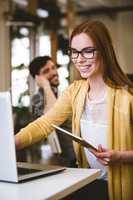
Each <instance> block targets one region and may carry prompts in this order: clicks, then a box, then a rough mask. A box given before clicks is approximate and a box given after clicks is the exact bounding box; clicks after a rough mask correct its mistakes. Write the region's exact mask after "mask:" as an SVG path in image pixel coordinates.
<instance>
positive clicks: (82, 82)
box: [69, 79, 87, 89]
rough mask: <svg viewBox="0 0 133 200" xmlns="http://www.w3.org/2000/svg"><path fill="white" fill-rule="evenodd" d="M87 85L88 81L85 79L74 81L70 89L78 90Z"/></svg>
mask: <svg viewBox="0 0 133 200" xmlns="http://www.w3.org/2000/svg"><path fill="white" fill-rule="evenodd" d="M86 83H87V80H85V79H80V80H74V81H73V83H71V84H70V86H69V87H71V88H74V89H77V88H80V87H82V86H84V85H86Z"/></svg>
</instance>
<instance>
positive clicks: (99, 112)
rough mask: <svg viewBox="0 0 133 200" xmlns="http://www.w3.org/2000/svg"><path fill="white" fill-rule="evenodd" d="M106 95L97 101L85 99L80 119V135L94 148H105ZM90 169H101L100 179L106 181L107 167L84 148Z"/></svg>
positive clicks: (106, 125)
mask: <svg viewBox="0 0 133 200" xmlns="http://www.w3.org/2000/svg"><path fill="white" fill-rule="evenodd" d="M106 105H107V103H106V95H105V96H104V97H103V98H102V99H100V100H98V101H90V100H89V99H88V98H86V103H85V107H84V112H83V114H82V117H81V121H80V126H81V135H82V137H83V138H84V139H85V140H86V141H88V142H89V143H91V144H92V145H93V146H95V147H96V148H97V147H98V145H99V144H101V145H102V146H103V147H105V148H107V127H108V124H107V121H108V120H107V109H106ZM84 150H85V154H86V157H87V160H88V162H89V164H90V167H91V168H96V169H101V176H100V178H101V179H104V180H107V167H106V166H104V165H102V164H101V163H100V162H99V161H98V160H97V158H96V157H95V156H94V155H93V154H92V153H91V152H90V151H89V150H88V149H87V148H84Z"/></svg>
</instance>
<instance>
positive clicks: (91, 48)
mask: <svg viewBox="0 0 133 200" xmlns="http://www.w3.org/2000/svg"><path fill="white" fill-rule="evenodd" d="M86 49H90V50H93V49H96V47H90V46H89V47H84V48H83V49H81V50H80V51H83V50H86ZM70 50H76V51H78V50H77V49H75V48H72V47H70Z"/></svg>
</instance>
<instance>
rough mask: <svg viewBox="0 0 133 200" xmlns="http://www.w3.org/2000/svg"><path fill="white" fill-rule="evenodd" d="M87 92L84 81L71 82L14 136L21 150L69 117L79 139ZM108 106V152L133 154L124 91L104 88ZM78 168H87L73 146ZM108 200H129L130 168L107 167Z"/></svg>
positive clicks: (129, 105)
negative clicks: (129, 152)
mask: <svg viewBox="0 0 133 200" xmlns="http://www.w3.org/2000/svg"><path fill="white" fill-rule="evenodd" d="M88 89H89V84H88V81H86V80H79V81H74V83H73V84H71V85H70V86H69V87H68V88H67V89H66V90H65V92H64V93H63V94H62V96H61V97H60V98H59V99H58V101H57V102H56V103H55V105H54V107H53V108H52V109H51V110H50V111H49V112H48V113H47V114H45V115H44V116H42V117H40V118H38V119H37V120H36V121H34V122H32V123H30V124H29V125H28V126H27V127H26V128H24V129H22V130H21V131H20V132H19V133H18V134H17V135H16V137H17V138H20V140H21V142H22V146H23V147H25V146H28V145H30V144H33V143H35V142H37V141H39V140H41V139H45V138H46V137H47V136H48V134H49V133H51V132H52V130H53V128H52V127H51V124H52V123H53V124H56V125H60V124H61V123H63V122H64V121H65V120H66V119H67V117H68V116H69V115H72V128H73V133H74V134H77V135H80V117H81V114H82V111H83V108H84V102H85V97H86V94H87V91H88ZM107 104H108V123H109V127H108V148H109V149H116V150H133V96H132V95H131V94H129V93H128V92H127V91H126V90H124V89H113V88H111V87H108V86H107ZM74 149H75V153H76V157H77V163H78V165H79V167H88V166H89V165H88V163H87V160H86V158H85V154H84V151H83V148H82V147H81V146H80V145H79V144H78V143H75V142H74ZM108 177H109V181H108V182H109V184H108V185H109V196H110V200H132V199H133V164H116V165H112V166H109V167H108Z"/></svg>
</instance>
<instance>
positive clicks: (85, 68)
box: [79, 65, 92, 72]
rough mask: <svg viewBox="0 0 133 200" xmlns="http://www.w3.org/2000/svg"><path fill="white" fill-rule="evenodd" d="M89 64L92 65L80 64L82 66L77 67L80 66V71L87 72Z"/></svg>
mask: <svg viewBox="0 0 133 200" xmlns="http://www.w3.org/2000/svg"><path fill="white" fill-rule="evenodd" d="M91 66H92V65H87V66H85V67H83V66H82V67H79V68H80V71H81V72H87V71H88V69H90V68H91Z"/></svg>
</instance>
